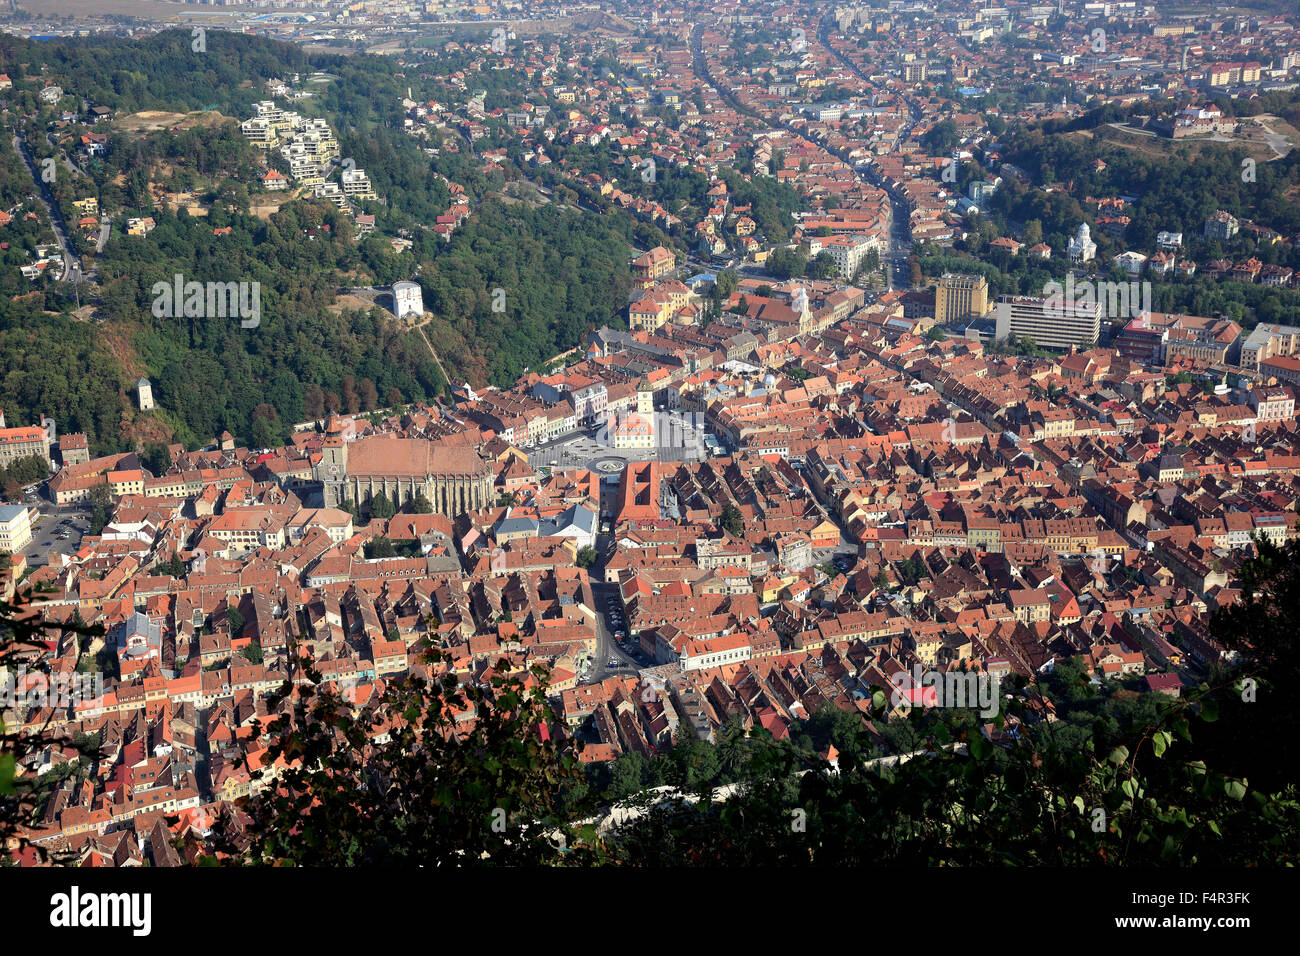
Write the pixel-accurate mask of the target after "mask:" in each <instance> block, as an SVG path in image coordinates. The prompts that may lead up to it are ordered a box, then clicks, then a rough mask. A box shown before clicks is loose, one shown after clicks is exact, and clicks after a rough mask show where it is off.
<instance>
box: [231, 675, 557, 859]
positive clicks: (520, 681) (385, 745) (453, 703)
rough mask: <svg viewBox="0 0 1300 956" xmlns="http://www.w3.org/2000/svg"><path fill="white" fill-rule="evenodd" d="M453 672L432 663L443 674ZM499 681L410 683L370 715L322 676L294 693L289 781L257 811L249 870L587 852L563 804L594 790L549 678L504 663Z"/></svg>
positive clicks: (278, 734)
mask: <svg viewBox="0 0 1300 956" xmlns="http://www.w3.org/2000/svg"><path fill="white" fill-rule="evenodd" d="M442 661H443V657H442V655H441V654H439V653H438V652H436V651H434V652H431V654H430V657H429V667H430V669H431V670H436V669H437V667H438V665H439V664H440V663H441V662H442ZM498 670H499V673H497V674H494V675H493V676H492V677H491V678H490V680H489V685H490V686H489V689H483V688H480V687H475V686H467V685H462V684H460V683H459V682H458V681H457V679H456V678H455V676H453V675H451V674H443V675H440V676H435V677H431V678H430V679H429V680H425V679H423V678H420V677H408V678H404V679H401V680H398V681H394V682H393V683H392V684H391V685H390V686H389V688H388V690H387V692H386V693H385V694H384V696H383V697H382V699H380V700H378V701H375V702H373V703H368V704H366V705H364V706H362V707H360V708H357V707H354V705H353V703H352V702H351V701H350V700H348V699H347V697H348V694H347V692H345V693H344V694H340V693H339V692H337V691H336V690H334V689H332V688H329V687H327V686H322V684H321V681H320V675H319V674H317V673H314V672H313V671H311V670H310V669H308V676H309V678H310V679H311V681H312V683H311V684H299V685H292V684H286V685H285V687H284V688H283V689H282V691H281V693H280V694H279V695H277V697H278V701H280V702H282V703H283V707H282V708H281V713H280V715H279V716H278V717H277V718H276V719H275V720H273V721H272V722H271V723H270V725H269V726H268V727H267V728H266V730H265V732H266V733H267V734H268V735H269V736H270V738H271V740H272V741H273V742H272V744H271V746H270V747H269V748H268V750H267V751H266V753H265V756H264V759H263V762H262V763H263V766H264V767H265V766H267V765H270V764H274V763H275V762H277V761H279V762H281V763H282V764H283V765H284V769H283V770H282V771H280V772H279V773H278V776H277V778H276V779H275V780H274V781H273V782H270V781H269V780H268V782H270V786H268V787H267V788H266V789H265V790H263V791H262V792H260V793H258V794H255V795H254V796H252V797H251V798H249V799H248V800H247V801H246V802H245V803H244V805H243V809H244V810H246V811H247V812H248V813H249V815H250V816H251V817H252V819H253V821H254V823H253V825H252V826H251V828H250V835H251V837H252V844H251V846H250V847H249V848H248V849H247V850H246V851H245V852H243V853H241V854H239V855H238V858H239V859H240V860H241V861H243V862H251V863H292V864H297V865H309V866H310V865H329V866H338V865H358V864H378V863H382V864H412V865H414V864H424V865H430V866H435V865H447V864H451V865H465V864H478V863H487V864H493V865H500V864H510V865H521V864H523V865H528V864H539V863H544V862H554V861H555V860H556V859H557V858H558V857H559V856H560V854H561V852H562V850H561V849H559V848H561V847H564V846H565V845H566V844H568V845H572V844H574V843H575V842H576V836H577V833H576V831H575V828H574V827H572V826H571V825H570V823H569V822H568V820H567V818H566V814H565V813H564V812H563V802H564V799H565V792H566V789H567V788H570V787H573V786H574V785H576V784H579V783H580V782H581V780H582V770H581V767H580V765H579V763H578V760H577V757H576V751H577V750H578V749H579V747H580V745H575V744H574V743H572V742H566V741H562V740H558V739H557V736H556V735H553V734H552V732H551V730H550V727H549V721H551V720H553V718H554V714H553V713H552V711H551V710H550V708H549V707H548V706H547V704H546V698H545V686H546V683H545V681H546V676H547V675H546V672H545V670H544V669H542V668H533V669H532V670H530V671H529V672H528V673H526V674H524V675H512V674H507V673H505V671H507V670H508V665H507V662H506V661H504V660H502V661H501V662H499V665H498ZM250 769H252V768H250ZM254 773H255V776H260V775H262V774H265V773H267V771H259V770H255V771H254ZM286 824H287V825H286Z"/></svg>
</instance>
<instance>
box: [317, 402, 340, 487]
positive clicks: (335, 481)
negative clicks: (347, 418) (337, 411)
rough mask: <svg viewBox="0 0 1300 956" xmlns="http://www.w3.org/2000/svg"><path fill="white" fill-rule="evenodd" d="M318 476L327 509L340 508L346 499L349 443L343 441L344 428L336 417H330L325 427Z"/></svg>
mask: <svg viewBox="0 0 1300 956" xmlns="http://www.w3.org/2000/svg"><path fill="white" fill-rule="evenodd" d="M316 475H317V478H318V479H319V481H320V482H321V486H322V489H323V491H324V494H325V507H327V508H337V507H339V506H340V505H341V504H342V503H343V500H344V498H345V497H346V481H347V477H348V443H347V442H346V441H344V440H343V426H342V425H340V424H339V420H338V418H337V417H336V416H334V415H331V416H330V420H329V424H328V425H327V426H326V427H325V444H324V447H323V448H322V449H321V460H320V464H319V465H317V466H316Z"/></svg>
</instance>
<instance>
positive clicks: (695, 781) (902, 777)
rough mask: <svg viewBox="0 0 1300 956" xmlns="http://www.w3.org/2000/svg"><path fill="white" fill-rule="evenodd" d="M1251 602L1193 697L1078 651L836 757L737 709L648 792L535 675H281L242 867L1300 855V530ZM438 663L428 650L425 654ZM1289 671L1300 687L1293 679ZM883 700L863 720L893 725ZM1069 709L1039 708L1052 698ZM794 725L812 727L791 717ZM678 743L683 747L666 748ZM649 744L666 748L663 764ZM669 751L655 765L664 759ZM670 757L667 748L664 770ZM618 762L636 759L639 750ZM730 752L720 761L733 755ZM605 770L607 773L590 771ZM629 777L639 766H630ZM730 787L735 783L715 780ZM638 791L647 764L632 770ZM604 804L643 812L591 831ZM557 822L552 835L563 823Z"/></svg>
mask: <svg viewBox="0 0 1300 956" xmlns="http://www.w3.org/2000/svg"><path fill="white" fill-rule="evenodd" d="M1259 551H1260V554H1259V557H1258V558H1256V559H1253V560H1252V561H1250V562H1248V563H1247V565H1246V568H1247V570H1246V571H1245V573H1244V575H1243V585H1244V586H1243V596H1242V601H1241V602H1240V603H1239V604H1238V605H1234V607H1233V609H1231V610H1229V611H1227V612H1223V613H1220V614H1219V615H1217V616H1216V617H1215V619H1214V629H1215V633H1216V635H1217V636H1218V637H1219V639H1220V640H1222V641H1223V642H1224V643H1225V644H1226V645H1227V646H1228V647H1230V648H1232V649H1235V650H1236V651H1237V652H1238V654H1239V655H1240V657H1239V659H1238V662H1237V664H1236V665H1235V666H1234V667H1233V668H1232V669H1231V670H1223V669H1218V668H1216V669H1213V670H1212V671H1211V673H1210V674H1209V679H1208V680H1207V681H1206V682H1205V683H1202V684H1201V685H1200V686H1197V687H1188V688H1184V690H1183V694H1182V696H1180V697H1178V698H1166V697H1164V696H1162V695H1156V694H1140V695H1139V694H1133V693H1132V692H1131V691H1128V690H1125V689H1124V688H1122V687H1119V688H1113V687H1112V688H1108V689H1107V690H1105V691H1098V690H1096V689H1094V688H1093V687H1092V686H1091V685H1090V683H1089V681H1088V679H1087V676H1086V675H1085V674H1084V673H1083V672H1082V671H1081V670H1080V669H1079V668H1077V667H1074V666H1073V665H1069V664H1063V665H1062V666H1061V667H1060V668H1059V673H1058V674H1055V675H1053V676H1051V677H1048V678H1041V679H1036V680H1035V681H1034V682H1033V683H1032V684H1028V685H1024V684H1022V685H1021V686H1018V687H1016V688H1014V692H1013V693H1011V694H1010V695H1009V697H1008V698H1007V699H1006V700H1005V701H1004V702H1003V704H1002V712H1001V713H999V714H998V715H997V716H996V717H994V718H993V719H992V720H991V721H988V722H985V721H983V720H982V719H980V718H977V717H976V716H974V715H973V714H972V713H970V712H963V711H958V710H952V711H944V710H925V711H923V710H921V709H916V710H914V711H913V712H912V714H911V715H910V716H909V717H908V718H907V719H906V721H905V723H904V724H903V725H902V726H899V725H897V724H891V725H890V727H889V730H890V736H891V737H892V738H893V739H895V740H898V741H906V740H909V739H910V740H911V744H910V746H913V748H914V749H913V750H912V752H910V753H905V754H903V755H902V756H901V757H884V758H881V757H880V756H878V751H877V748H876V744H875V738H874V737H873V735H872V733H871V732H869V731H868V729H866V728H865V727H864V726H859V727H858V728H857V730H856V733H849V734H847V736H846V734H845V733H843V732H842V729H841V730H837V731H836V736H837V739H838V740H839V741H840V742H841V743H845V744H847V746H842V747H839V748H838V749H839V751H840V752H839V756H838V761H837V764H836V765H832V764H831V763H830V762H828V760H827V759H825V758H824V757H823V756H821V755H819V754H818V753H816V752H815V751H812V750H810V749H809V748H807V747H804V746H801V745H799V744H797V743H792V742H791V740H783V741H775V740H773V739H772V738H771V737H770V735H768V734H767V732H766V731H763V730H761V729H760V730H751V731H750V732H749V733H748V734H746V733H745V732H744V729H743V727H740V726H739V724H734V725H729V726H728V727H727V728H725V731H724V732H723V733H722V735H721V737H720V740H719V743H718V744H717V745H716V746H713V745H709V744H708V743H707V742H704V741H691V740H683V741H681V742H680V744H679V748H680V749H681V751H682V753H683V754H685V755H687V756H688V757H689V759H688V760H686V761H685V762H684V763H682V762H680V761H678V762H677V763H682V766H680V767H678V768H677V772H669V773H667V774H665V775H664V776H663V777H662V778H661V779H662V782H663V783H665V784H669V785H671V786H672V787H673V788H674V789H670V790H668V791H661V792H652V791H646V790H644V789H642V790H639V791H638V790H637V789H636V781H634V780H631V779H630V778H629V779H624V778H625V777H628V775H627V774H622V773H616V774H612V775H611V774H604V776H606V777H610V778H611V782H610V785H609V789H608V790H607V792H606V793H605V794H604V795H603V797H602V794H600V793H599V792H594V790H595V788H590V787H587V786H586V785H585V784H584V781H583V775H582V773H581V768H580V767H579V765H578V761H577V756H576V753H577V750H578V747H577V745H576V744H572V743H569V742H565V741H561V740H559V739H558V735H553V734H551V733H549V732H546V733H544V732H543V728H544V727H548V726H549V723H548V722H549V721H550V720H551V719H552V716H553V715H552V714H551V711H550V710H549V708H548V706H547V704H546V701H545V687H544V680H545V674H544V673H543V672H542V671H540V670H534V671H532V672H531V673H529V674H526V675H523V677H522V679H521V678H520V677H516V676H502V674H501V673H500V672H501V671H503V670H504V669H505V664H504V662H503V663H502V664H501V665H499V666H498V674H497V675H496V676H493V677H492V678H491V680H490V682H489V688H488V689H487V690H482V689H478V688H475V687H472V686H463V685H461V684H459V683H458V681H457V680H456V679H455V677H453V676H451V675H449V674H444V675H442V676H438V677H435V678H432V679H430V680H428V681H426V680H423V679H419V678H411V679H406V680H402V681H398V682H395V683H394V684H393V685H392V686H391V687H390V688H389V689H388V691H387V692H386V693H385V694H384V695H383V696H382V697H381V698H380V699H379V700H377V701H375V702H373V703H367V705H366V706H364V707H362V708H360V709H359V710H357V709H355V708H353V706H352V705H351V704H350V703H349V702H348V701H346V700H344V699H342V698H341V697H340V696H339V695H338V694H337V693H335V692H333V691H332V690H329V689H328V688H326V689H323V690H322V689H321V688H320V687H319V676H318V675H316V676H315V677H314V678H313V679H314V680H315V681H316V684H314V685H312V686H306V685H300V686H298V687H296V688H293V687H288V688H286V694H285V696H284V697H283V698H282V702H283V706H282V707H281V708H280V715H279V716H278V717H277V718H276V720H275V721H274V722H273V723H272V725H271V727H270V728H269V731H270V733H271V737H272V739H273V741H274V743H273V745H272V747H271V749H270V750H269V751H267V752H266V754H265V755H264V757H263V760H262V765H263V766H265V765H266V764H267V762H268V761H271V760H275V759H283V760H285V761H287V762H288V764H289V766H288V769H286V770H284V771H283V772H282V773H281V774H280V776H279V778H278V780H276V781H274V783H273V785H272V786H271V787H270V788H268V789H266V790H265V791H263V792H262V793H260V794H258V795H256V796H254V797H253V798H251V799H249V800H248V801H247V802H246V804H245V806H244V809H245V810H246V811H247V812H248V813H249V814H250V815H251V817H252V819H253V821H254V823H253V825H252V827H251V833H252V834H253V845H252V847H251V848H250V849H249V850H248V851H247V852H244V853H241V854H239V855H238V858H239V859H241V860H243V861H247V862H254V863H257V862H260V863H269V862H289V863H297V864H315V865H339V864H354V863H423V864H426V865H472V864H482V863H488V864H501V863H506V864H525V865H558V864H567V863H596V864H599V863H612V864H622V865H665V864H667V865H681V864H684V863H685V864H697V865H731V866H737V865H755V864H757V865H763V864H773V865H778V864H779V865H797V864H816V865H842V866H882V865H894V866H907V865H916V866H927V865H933V866H951V865H958V866H968V865H998V864H1002V865H1026V866H1040V865H1050V866H1061V865H1065V866H1137V865H1153V866H1182V865H1247V866H1249V865H1267V866H1280V865H1294V864H1296V863H1297V862H1300V801H1298V800H1297V795H1296V788H1295V784H1294V773H1295V771H1294V764H1291V763H1279V762H1278V761H1277V759H1276V757H1277V754H1278V753H1279V751H1278V750H1276V749H1275V747H1274V745H1275V744H1276V742H1277V740H1278V738H1279V737H1282V736H1285V734H1286V732H1287V731H1288V730H1289V728H1290V727H1291V726H1294V716H1295V715H1294V704H1293V703H1292V702H1291V701H1290V700H1288V699H1286V695H1285V694H1282V693H1280V692H1279V691H1278V690H1276V689H1277V688H1283V687H1286V686H1287V684H1286V683H1285V682H1286V681H1288V680H1294V675H1295V670H1296V667H1297V654H1296V635H1297V634H1300V628H1297V627H1296V623H1297V622H1296V621H1295V620H1294V618H1295V615H1296V608H1297V607H1300V591H1298V590H1297V584H1298V583H1300V582H1298V581H1297V578H1296V570H1295V569H1296V568H1297V567H1300V561H1297V560H1296V559H1297V558H1298V557H1300V555H1298V554H1297V546H1296V545H1295V544H1294V543H1292V544H1289V545H1287V547H1286V548H1284V549H1282V548H1273V547H1272V546H1270V545H1267V543H1262V544H1261V545H1260V548H1259ZM439 663H440V658H439V657H438V656H437V655H434V661H433V663H432V664H431V665H430V666H431V668H433V669H437V666H438V664H439ZM1292 686H1294V685H1292ZM885 703H886V702H885V700H884V695H883V694H877V695H876V696H875V698H874V699H873V700H872V702H871V706H870V708H869V709H870V718H871V719H872V720H873V721H875V722H880V721H881V720H883V716H884V713H885ZM1049 706H1050V707H1055V708H1056V709H1057V711H1058V712H1059V713H1060V715H1061V716H1060V718H1059V719H1057V720H1054V721H1050V720H1043V719H1041V718H1042V715H1043V714H1044V713H1045V712H1046V710H1047V708H1048V707H1049ZM795 729H796V730H800V733H798V734H792V740H798V739H801V738H803V737H804V736H806V735H804V734H803V733H802V729H801V728H798V727H796V728H795ZM672 753H673V754H674V755H676V754H677V749H674V751H673V752H672ZM658 759H659V758H656V761H658ZM657 766H660V765H658V764H657ZM661 766H663V767H666V768H670V771H671V768H672V767H673V766H674V761H668V762H666V763H663V764H661ZM616 769H628V768H627V767H623V768H616ZM724 770H725V773H724ZM596 776H600V774H597V775H596ZM632 776H634V777H637V778H639V779H642V781H643V779H644V778H641V775H640V772H638V773H637V774H634V775H632ZM724 776H725V778H726V779H728V780H732V781H735V783H734V785H733V786H731V787H730V788H728V790H727V792H726V793H725V794H719V793H717V792H716V791H715V789H714V782H715V781H717V780H719V778H721V777H724ZM642 786H643V787H644V782H642ZM610 798H625V799H626V801H627V802H625V803H623V805H624V806H631V807H633V808H635V809H639V810H640V814H639V815H636V814H633V816H634V817H635V818H634V819H632V820H630V821H627V822H624V823H623V824H622V825H621V826H618V827H611V828H606V829H605V830H604V831H602V832H601V833H599V834H597V833H596V832H595V831H594V828H593V827H591V826H590V825H589V824H586V823H583V822H581V821H583V820H584V819H591V818H593V817H598V816H599V815H598V814H596V813H595V812H594V808H595V807H596V806H597V805H599V804H606V805H607V804H608V803H609V802H610ZM560 837H563V840H562V841H561V839H560Z"/></svg>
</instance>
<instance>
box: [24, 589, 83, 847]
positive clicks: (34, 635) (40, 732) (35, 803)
mask: <svg viewBox="0 0 1300 956" xmlns="http://www.w3.org/2000/svg"><path fill="white" fill-rule="evenodd" d="M69 634H75V635H77V637H78V639H79V641H80V642H81V648H82V649H84V648H85V646H86V644H87V643H88V641H89V640H91V639H93V638H95V637H99V636H102V635H103V634H104V629H103V628H102V627H99V626H87V625H85V624H83V623H81V621H80V619H79V618H74V619H73V620H72V621H68V622H60V621H49V620H46V619H45V618H43V617H42V616H41V614H40V612H39V611H38V610H37V609H36V608H35V607H33V606H32V590H31V589H30V588H28V589H27V590H26V591H22V592H20V593H19V594H17V595H16V596H15V598H14V600H13V602H10V601H7V600H0V683H2V684H5V685H6V686H8V687H11V688H13V689H14V690H15V691H18V690H20V689H21V688H20V687H19V679H18V674H19V669H20V668H21V669H22V670H23V671H24V672H25V673H26V675H27V677H28V678H30V679H34V680H35V681H36V682H37V686H38V687H42V688H43V689H44V688H49V687H50V658H49V654H48V651H49V645H50V644H51V643H53V644H54V645H55V646H56V647H57V646H58V644H59V642H60V641H61V640H62V639H63V637H64V636H65V635H69ZM17 697H18V700H17V701H16V706H12V707H8V708H5V707H0V854H3V855H7V854H10V853H17V852H19V851H21V850H22V849H23V848H25V847H28V846H32V847H33V848H34V849H35V851H36V853H37V855H38V856H39V857H40V858H41V859H43V860H45V861H47V862H64V861H65V860H64V858H63V857H61V856H59V855H58V854H53V853H50V852H48V851H47V850H46V849H45V848H43V847H41V846H38V845H34V844H31V842H30V840H29V838H28V835H27V832H26V831H27V828H28V827H30V826H31V825H32V824H33V823H34V822H35V819H36V815H37V814H38V813H39V812H40V810H41V807H42V806H43V805H44V803H45V800H46V798H47V797H48V796H49V794H50V787H51V784H50V783H49V781H47V780H45V779H42V778H41V777H39V776H37V775H36V774H34V773H33V772H31V769H30V764H31V763H32V761H34V760H37V759H39V758H40V756H41V755H42V754H44V753H45V752H46V751H47V750H52V751H53V752H57V753H60V754H64V755H68V754H74V755H77V756H79V757H83V758H84V757H85V756H87V755H86V754H84V753H82V752H81V751H82V749H83V748H81V747H79V746H78V744H77V742H76V741H75V740H74V739H73V737H72V736H71V735H69V734H66V733H63V732H62V731H61V730H55V729H54V726H55V721H56V718H58V717H59V716H60V712H59V711H58V710H56V709H54V708H52V707H42V708H39V709H36V710H34V711H32V710H31V709H30V708H28V707H27V706H25V704H23V703H22V695H21V694H18V695H17ZM62 716H66V708H64V713H63V714H62ZM24 727H26V729H24Z"/></svg>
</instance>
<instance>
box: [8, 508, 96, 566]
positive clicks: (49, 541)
mask: <svg viewBox="0 0 1300 956" xmlns="http://www.w3.org/2000/svg"><path fill="white" fill-rule="evenodd" d="M23 503H24V504H26V505H28V506H29V507H39V508H41V509H42V511H41V512H40V514H39V515H38V516H37V517H36V518H34V519H33V520H32V540H31V543H30V544H29V545H28V546H27V547H26V548H24V549H23V554H24V556H25V557H26V559H27V566H28V567H29V568H38V567H42V566H43V565H46V564H50V563H52V561H51V559H52V557H53V556H54V555H56V554H73V553H74V552H76V550H77V549H78V548H79V547H80V546H81V539H82V537H83V536H84V535H85V534H86V532H87V531H88V530H90V517H89V514H88V510H87V509H79V508H75V507H70V506H69V507H62V508H60V507H56V506H54V505H50V504H48V503H39V502H31V501H24V502H23ZM53 563H58V562H57V561H54V562H53Z"/></svg>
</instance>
